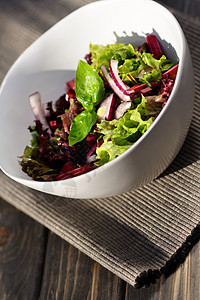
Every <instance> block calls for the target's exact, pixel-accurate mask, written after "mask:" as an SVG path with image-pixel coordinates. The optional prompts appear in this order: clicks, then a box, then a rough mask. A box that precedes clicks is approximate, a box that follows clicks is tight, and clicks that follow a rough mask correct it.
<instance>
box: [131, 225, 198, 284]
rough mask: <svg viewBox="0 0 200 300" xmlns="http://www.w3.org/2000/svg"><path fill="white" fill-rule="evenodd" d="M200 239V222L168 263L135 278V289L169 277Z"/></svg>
mask: <svg viewBox="0 0 200 300" xmlns="http://www.w3.org/2000/svg"><path fill="white" fill-rule="evenodd" d="M199 240H200V223H198V225H197V226H196V227H195V228H194V229H193V230H192V231H191V234H190V235H189V236H187V238H186V240H185V242H183V243H182V245H181V247H180V248H178V250H177V251H176V252H175V253H174V254H173V255H172V256H171V257H170V259H169V260H168V261H167V262H166V264H165V265H164V266H163V267H162V268H161V269H160V270H159V269H156V270H152V269H149V270H148V271H143V272H142V273H140V275H139V276H137V277H136V279H135V285H134V288H135V289H140V288H142V287H144V286H145V287H149V286H150V284H155V283H156V281H157V279H159V278H160V277H161V276H162V275H164V276H165V278H167V277H169V276H170V275H171V274H172V273H174V272H175V271H176V269H177V268H178V267H179V266H180V265H181V264H182V263H183V262H184V261H185V259H186V257H187V256H188V254H189V252H190V251H191V250H192V248H193V247H194V246H195V245H196V244H197V243H198V241H199Z"/></svg>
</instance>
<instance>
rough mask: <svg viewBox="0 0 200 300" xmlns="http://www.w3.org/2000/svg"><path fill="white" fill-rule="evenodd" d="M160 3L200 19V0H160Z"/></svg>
mask: <svg viewBox="0 0 200 300" xmlns="http://www.w3.org/2000/svg"><path fill="white" fill-rule="evenodd" d="M157 2H159V3H160V4H163V5H167V6H168V7H170V8H174V9H176V10H178V11H180V12H182V13H185V14H187V15H188V16H190V17H192V18H194V19H196V20H197V21H200V1H199V0H185V1H183V0H176V1H174V0H159V1H157Z"/></svg>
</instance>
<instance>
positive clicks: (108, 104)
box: [97, 93, 117, 121]
mask: <svg viewBox="0 0 200 300" xmlns="http://www.w3.org/2000/svg"><path fill="white" fill-rule="evenodd" d="M116 104H117V99H116V97H115V94H114V93H112V94H110V95H109V96H108V97H107V98H105V99H104V100H103V101H102V102H101V104H100V107H99V109H98V112H97V115H98V120H99V121H101V120H107V121H111V120H112V119H113V117H114V113H115V108H116Z"/></svg>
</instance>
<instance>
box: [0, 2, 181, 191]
mask: <svg viewBox="0 0 200 300" xmlns="http://www.w3.org/2000/svg"><path fill="white" fill-rule="evenodd" d="M124 1H125V2H133V1H136V2H138V0H100V1H95V2H91V3H88V4H85V5H83V6H81V7H80V8H78V9H76V10H75V11H73V12H71V13H70V14H68V15H67V16H65V17H64V18H62V19H61V20H59V21H58V22H57V23H55V24H54V25H53V26H52V27H50V28H49V29H48V30H47V31H45V32H44V33H43V34H41V35H40V36H39V37H38V38H37V39H36V40H35V41H34V42H33V43H31V45H29V46H28V47H27V48H26V49H25V50H24V51H23V52H22V53H21V54H20V55H19V57H18V58H17V59H16V60H15V62H14V63H13V65H12V66H11V68H10V69H9V70H8V72H7V74H6V75H5V77H4V80H3V81H2V84H1V86H0V97H1V93H2V91H3V89H4V85H5V84H6V81H7V79H8V78H9V76H10V74H12V72H13V70H14V68H15V67H17V66H18V64H19V63H20V60H21V59H22V58H23V56H24V54H25V53H26V52H27V51H29V49H30V48H31V47H32V46H33V45H34V44H36V43H39V42H40V39H42V38H43V37H44V36H45V35H47V34H48V32H49V31H51V30H52V29H53V28H54V27H56V26H57V25H58V24H60V23H62V22H65V20H66V19H68V18H71V17H73V16H74V15H75V14H78V13H79V11H80V10H81V11H82V10H85V9H88V7H92V6H94V7H96V6H97V7H98V6H100V5H106V3H112V2H113V3H115V4H116V2H119V3H121V2H123V3H124ZM141 1H143V2H148V3H151V4H152V5H155V6H158V7H160V8H161V9H163V10H164V11H165V12H166V13H167V14H168V16H169V17H170V18H171V20H173V22H174V25H175V26H176V31H178V32H179V35H180V41H181V46H180V49H181V50H180V57H179V68H178V72H177V77H176V81H175V84H174V87H173V90H172V93H171V95H170V97H169V99H168V101H167V103H166V105H165V107H163V109H162V111H161V112H160V113H159V115H158V117H157V118H156V119H155V120H154V122H153V124H152V125H151V126H150V127H149V128H148V130H147V131H146V132H145V133H144V134H143V135H142V136H141V137H140V138H139V139H138V140H137V141H136V142H135V143H134V144H133V145H132V146H131V147H130V148H129V149H127V150H126V151H125V152H124V153H122V154H121V155H120V156H118V157H116V158H115V159H114V160H112V161H109V162H108V163H106V164H105V165H103V166H100V167H97V168H95V169H94V170H91V171H89V172H87V173H84V174H82V175H78V176H76V177H73V178H69V179H64V180H62V182H64V183H66V184H67V183H70V182H72V181H82V179H84V178H85V177H86V176H87V175H91V176H92V175H93V174H96V175H98V173H101V172H103V171H104V169H105V168H110V167H112V166H113V165H114V164H116V163H118V162H120V161H121V160H123V159H124V158H125V157H127V156H128V155H129V154H130V152H132V151H133V150H134V149H135V148H137V147H138V146H139V145H140V144H142V142H143V140H144V139H145V138H146V137H147V136H148V135H150V134H151V132H152V131H153V130H154V127H155V126H157V123H158V122H159V121H160V119H161V118H162V117H163V115H164V114H165V113H166V111H167V110H168V107H169V106H170V105H171V103H172V102H173V99H174V95H175V94H176V92H177V89H178V86H179V82H180V80H179V79H180V77H181V75H182V73H183V61H184V57H185V55H186V47H185V44H186V40H185V36H184V33H183V30H182V28H181V26H180V24H179V22H178V21H177V19H176V18H175V16H174V15H173V14H172V13H171V12H170V11H169V10H168V9H167V8H166V7H164V6H163V5H161V4H160V3H157V2H155V1H153V0H140V2H141ZM0 168H1V170H2V171H3V172H4V173H5V174H6V175H7V176H9V177H10V178H12V179H14V180H15V181H18V182H21V183H23V184H25V185H27V186H31V185H35V184H33V183H36V184H37V185H38V184H40V183H42V184H43V183H44V182H43V181H42V182H40V181H34V180H33V179H32V178H31V177H29V176H28V175H27V178H23V177H19V176H15V175H12V174H9V173H8V172H7V171H6V170H5V169H4V168H3V167H2V164H1V161H0ZM22 172H23V171H22ZM29 182H30V183H31V184H29ZM57 182H58V181H55V180H53V181H45V184H47V185H48V184H52V183H57Z"/></svg>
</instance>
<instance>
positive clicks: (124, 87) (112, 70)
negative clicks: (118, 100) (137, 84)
mask: <svg viewBox="0 0 200 300" xmlns="http://www.w3.org/2000/svg"><path fill="white" fill-rule="evenodd" d="M117 67H118V61H117V60H114V59H111V60H110V62H109V70H110V74H111V76H112V78H113V80H114V82H115V84H116V86H117V87H118V88H119V89H120V91H122V92H123V93H124V94H125V95H127V89H128V88H129V87H128V86H127V85H126V84H125V83H124V82H123V81H122V80H121V78H120V77H119V74H118V68H117Z"/></svg>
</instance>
